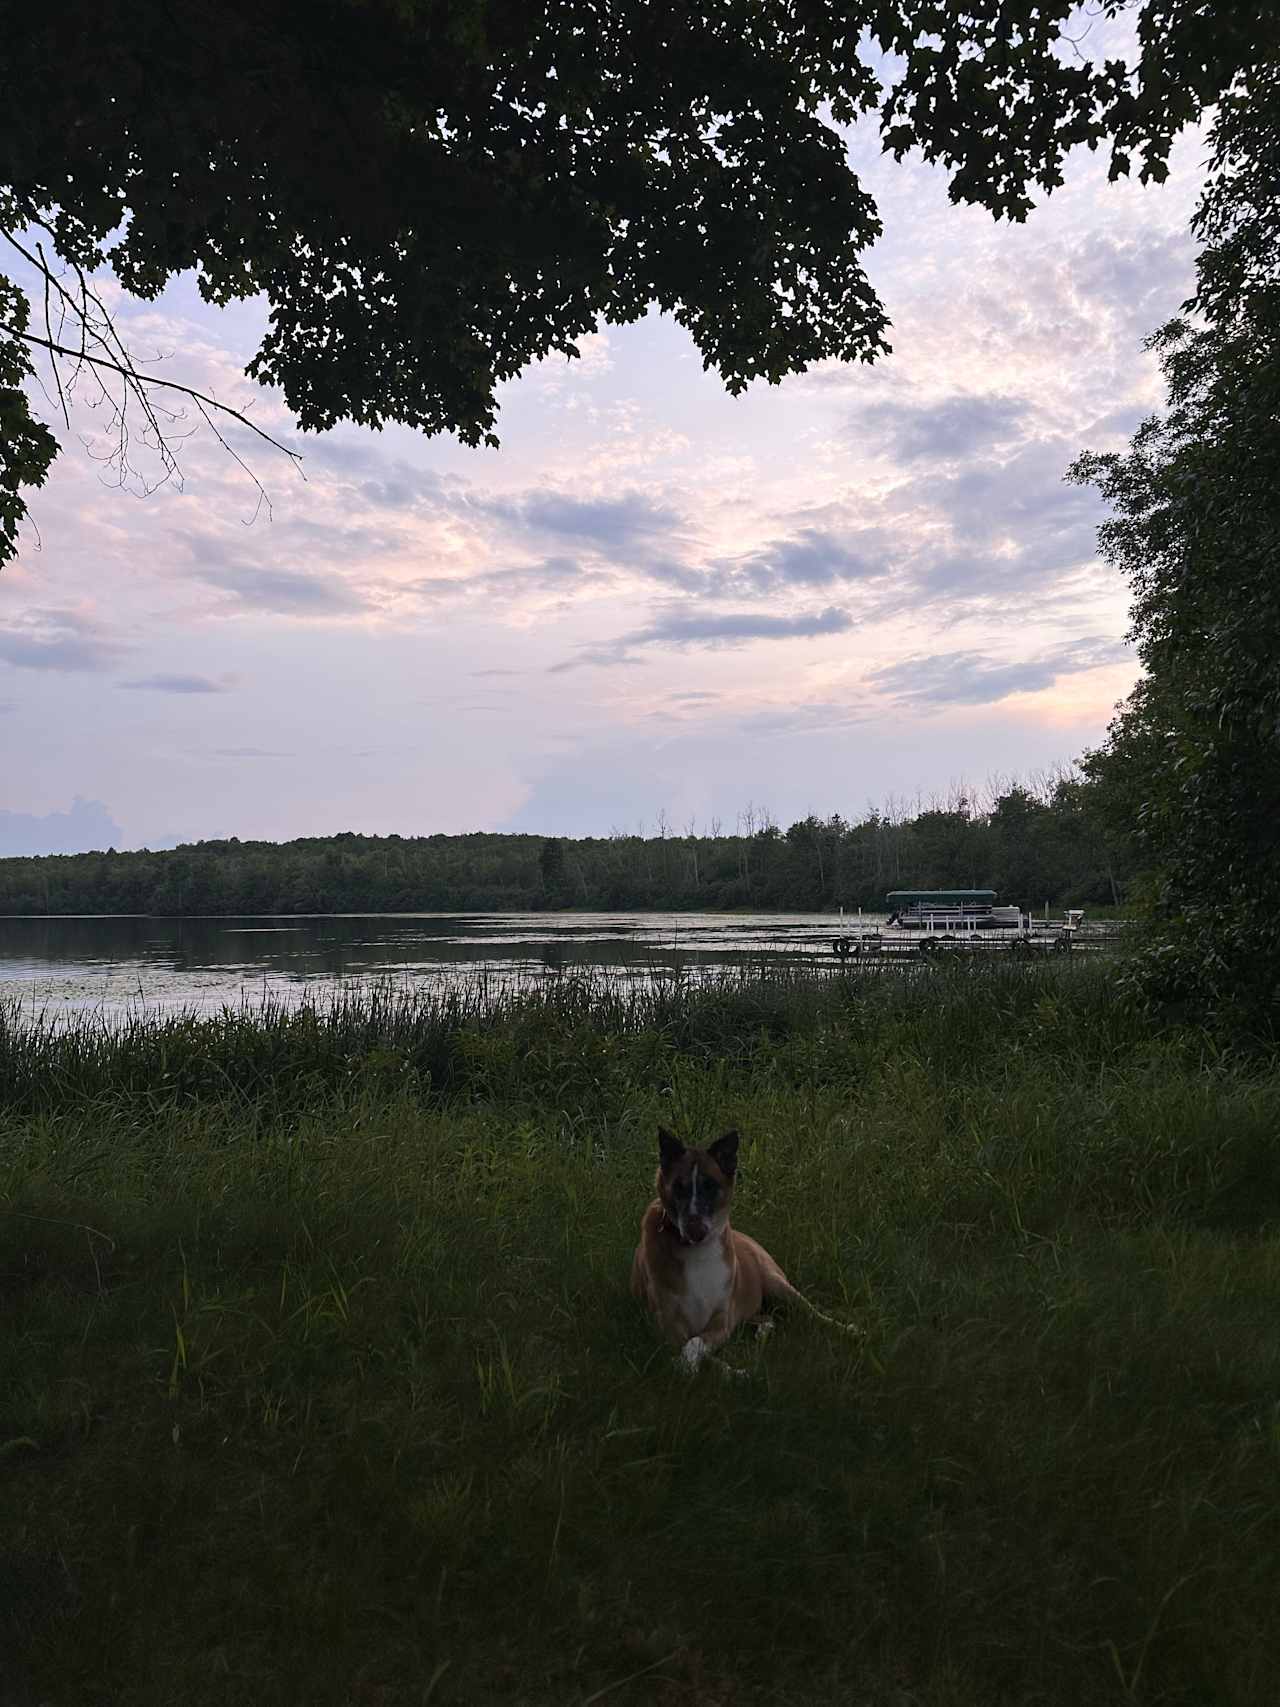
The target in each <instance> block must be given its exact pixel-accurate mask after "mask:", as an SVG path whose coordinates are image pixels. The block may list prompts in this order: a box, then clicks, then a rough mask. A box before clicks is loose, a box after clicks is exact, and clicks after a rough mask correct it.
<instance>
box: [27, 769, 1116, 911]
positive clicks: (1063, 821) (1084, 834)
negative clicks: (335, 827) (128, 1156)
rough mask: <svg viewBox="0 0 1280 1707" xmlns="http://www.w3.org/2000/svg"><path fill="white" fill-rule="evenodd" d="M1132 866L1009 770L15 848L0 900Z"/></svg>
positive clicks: (1104, 880) (1093, 828) (353, 904)
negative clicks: (663, 807)
mask: <svg viewBox="0 0 1280 1707" xmlns="http://www.w3.org/2000/svg"><path fill="white" fill-rule="evenodd" d="M1113 840H1114V837H1113ZM1128 875H1129V870H1128V865H1127V863H1126V858H1125V855H1124V851H1123V850H1122V849H1119V848H1117V847H1116V846H1114V845H1109V843H1108V837H1107V833H1106V832H1105V831H1104V829H1103V827H1102V823H1101V819H1100V817H1099V814H1098V813H1097V811H1096V810H1095V803H1094V801H1093V798H1092V788H1091V785H1089V784H1088V783H1085V782H1083V781H1081V780H1080V779H1078V778H1060V779H1058V780H1057V781H1056V782H1055V783H1054V784H1053V785H1052V787H1051V788H1048V789H1046V790H1044V791H1043V792H1042V794H1041V796H1040V797H1037V795H1036V794H1035V793H1033V792H1031V791H1030V790H1029V789H1027V788H1023V787H1014V788H1010V789H1009V790H1008V791H1007V792H1006V793H1004V794H1002V795H1001V796H1000V797H999V798H998V799H996V800H995V801H994V802H993V803H992V805H991V807H990V809H989V810H987V811H983V812H977V811H975V810H974V809H973V808H972V806H971V804H970V803H969V802H968V801H967V800H965V799H964V798H963V797H960V798H956V799H953V800H952V801H951V802H950V803H948V804H945V805H934V806H930V807H927V808H924V809H922V810H919V811H917V812H916V813H915V814H914V816H907V815H906V814H905V813H902V812H898V813H894V812H880V811H872V812H870V813H869V814H868V815H867V816H866V817H864V818H863V819H861V820H860V821H859V822H857V823H853V822H848V821H846V820H845V819H843V818H841V817H839V816H835V817H832V818H827V819H820V818H817V817H812V816H811V817H808V818H804V819H802V820H800V821H799V822H798V823H795V824H792V825H791V827H790V828H789V829H786V830H783V829H781V828H779V826H777V825H776V824H774V823H772V822H770V821H769V819H768V817H767V815H758V814H755V813H752V814H749V815H748V820H747V823H746V824H745V825H743V826H740V830H739V833H737V834H731V835H721V834H712V835H696V834H692V833H688V834H684V835H679V834H672V833H670V832H663V831H660V832H659V833H658V834H656V835H644V834H639V833H637V834H634V835H628V834H623V833H620V832H615V833H614V834H612V835H610V836H605V837H583V838H581V839H569V838H567V837H565V838H546V837H543V836H532V835H502V834H475V835H465V836H358V835H354V834H352V833H349V832H348V833H344V834H341V835H336V836H323V837H306V838H303V839H301V840H299V841H294V842H284V843H275V842H241V841H238V840H236V839H235V838H234V837H233V838H232V839H231V840H229V841H217V842H197V843H193V844H190V845H186V846H182V847H178V848H174V849H172V850H170V851H166V852H160V853H151V852H148V851H146V850H143V851H141V852H137V853H117V852H115V851H114V850H113V849H108V850H107V851H106V852H105V853H85V854H61V855H50V856H47V857H44V858H36V859H6V860H0V913H3V914H10V915H13V914H32V913H164V914H189V915H195V914H208V913H213V914H231V913H342V912H364V911H374V912H382V911H385V912H418V911H421V912H436V911H440V912H455V911H456V912H472V911H508V910H510V911H537V910H541V909H553V908H569V907H580V908H600V909H614V908H660V909H668V908H669V909H677V910H690V909H697V908H732V907H746V908H757V909H762V910H766V911H770V910H775V909H777V910H784V909H797V910H803V911H820V910H822V909H826V908H835V907H837V906H840V905H844V906H846V907H859V906H861V907H866V908H868V909H878V908H880V907H882V906H883V902H884V896H885V892H886V890H889V889H902V888H944V887H945V888H951V887H961V888H981V889H995V890H996V891H998V893H999V894H1000V896H1001V898H1002V900H1006V901H1011V902H1021V903H1023V904H1024V905H1027V906H1033V907H1039V906H1041V905H1042V904H1043V903H1044V902H1046V901H1048V902H1050V903H1051V904H1053V905H1055V906H1057V905H1063V906H1066V905H1075V904H1081V905H1088V904H1089V903H1114V902H1119V901H1121V900H1122V899H1123V889H1124V883H1125V880H1126V878H1127V877H1128Z"/></svg>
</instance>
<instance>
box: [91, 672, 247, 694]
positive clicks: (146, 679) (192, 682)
mask: <svg viewBox="0 0 1280 1707" xmlns="http://www.w3.org/2000/svg"><path fill="white" fill-rule="evenodd" d="M116 686H117V687H118V688H130V689H146V690H152V691H154V692H156V693H227V692H228V691H229V686H228V684H227V683H226V682H225V681H221V682H216V681H214V679H213V677H212V676H166V675H157V676H139V677H138V678H137V679H136V680H135V681H131V682H117V683H116Z"/></svg>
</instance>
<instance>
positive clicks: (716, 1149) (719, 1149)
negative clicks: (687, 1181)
mask: <svg viewBox="0 0 1280 1707" xmlns="http://www.w3.org/2000/svg"><path fill="white" fill-rule="evenodd" d="M707 1154H708V1155H709V1156H710V1157H711V1160H712V1161H713V1162H714V1163H715V1165H716V1166H717V1167H718V1168H719V1169H720V1171H721V1172H722V1173H723V1174H724V1175H725V1176H726V1178H728V1179H732V1178H733V1176H734V1174H736V1173H737V1171H738V1134H737V1133H736V1132H726V1133H725V1135H724V1137H723V1138H717V1139H716V1141H715V1143H714V1144H709V1145H708V1146H707Z"/></svg>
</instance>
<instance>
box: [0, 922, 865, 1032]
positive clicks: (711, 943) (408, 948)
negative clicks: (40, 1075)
mask: <svg viewBox="0 0 1280 1707" xmlns="http://www.w3.org/2000/svg"><path fill="white" fill-rule="evenodd" d="M866 922H867V923H868V924H870V923H871V922H872V920H871V918H870V916H868V917H867V920H866ZM838 934H839V921H838V919H836V918H835V917H833V916H832V915H830V914H818V913H809V914H797V913H752V914H725V913H391V914H326V915H319V916H315V917H309V918H295V917H288V918H281V917H265V918H264V917H256V918H255V917H249V918H217V919H207V918H206V919H159V918H147V917H130V918H101V917H73V918H33V919H14V918H0V995H4V996H17V997H19V998H21V1000H22V1002H23V1004H24V1006H25V1005H27V1004H28V1003H30V1004H31V1005H32V1006H35V1007H42V1008H63V1007H65V1008H68V1009H71V1010H76V1009H84V1008H89V1007H94V1008H101V1009H103V1010H105V1011H108V1012H109V1011H111V1010H112V1009H125V1008H128V1007H131V1006H137V1005H138V1004H143V1005H146V1006H148V1007H163V1008H173V1007H191V1008H217V1007H221V1006H222V1005H223V1004H224V1003H228V1002H229V1003H239V1002H241V1001H243V1000H249V1001H253V1000H257V999H260V998H261V997H263V996H271V997H273V998H275V999H277V1000H286V1001H287V1000H297V999H299V998H301V997H302V996H304V995H310V996H313V997H314V996H315V995H317V994H321V993H323V986H324V985H325V984H331V985H336V984H339V983H350V982H352V981H356V982H359V981H361V980H367V979H378V980H385V979H388V978H391V979H395V980H403V981H407V982H412V981H414V980H418V979H433V980H436V981H439V980H451V979H456V978H460V977H471V976H474V975H475V974H477V973H482V972H483V973H486V974H491V975H500V976H502V977H504V978H507V979H513V978H514V979H520V980H524V979H529V980H532V981H537V980H540V979H545V978H548V977H552V978H554V977H561V976H563V975H565V974H566V973H572V972H574V971H584V970H608V971H610V972H612V973H615V974H622V975H625V976H631V977H654V976H662V975H672V974H676V973H682V972H694V973H696V972H697V971H698V970H699V969H701V968H714V967H719V966H730V965H734V964H740V963H741V962H742V961H744V960H771V959H774V958H777V957H779V956H785V957H786V958H787V959H789V960H796V959H798V960H800V961H805V960H809V959H817V958H819V957H821V958H823V959H824V960H826V961H829V960H830V957H831V942H832V939H833V937H834V936H836V935H838Z"/></svg>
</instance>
